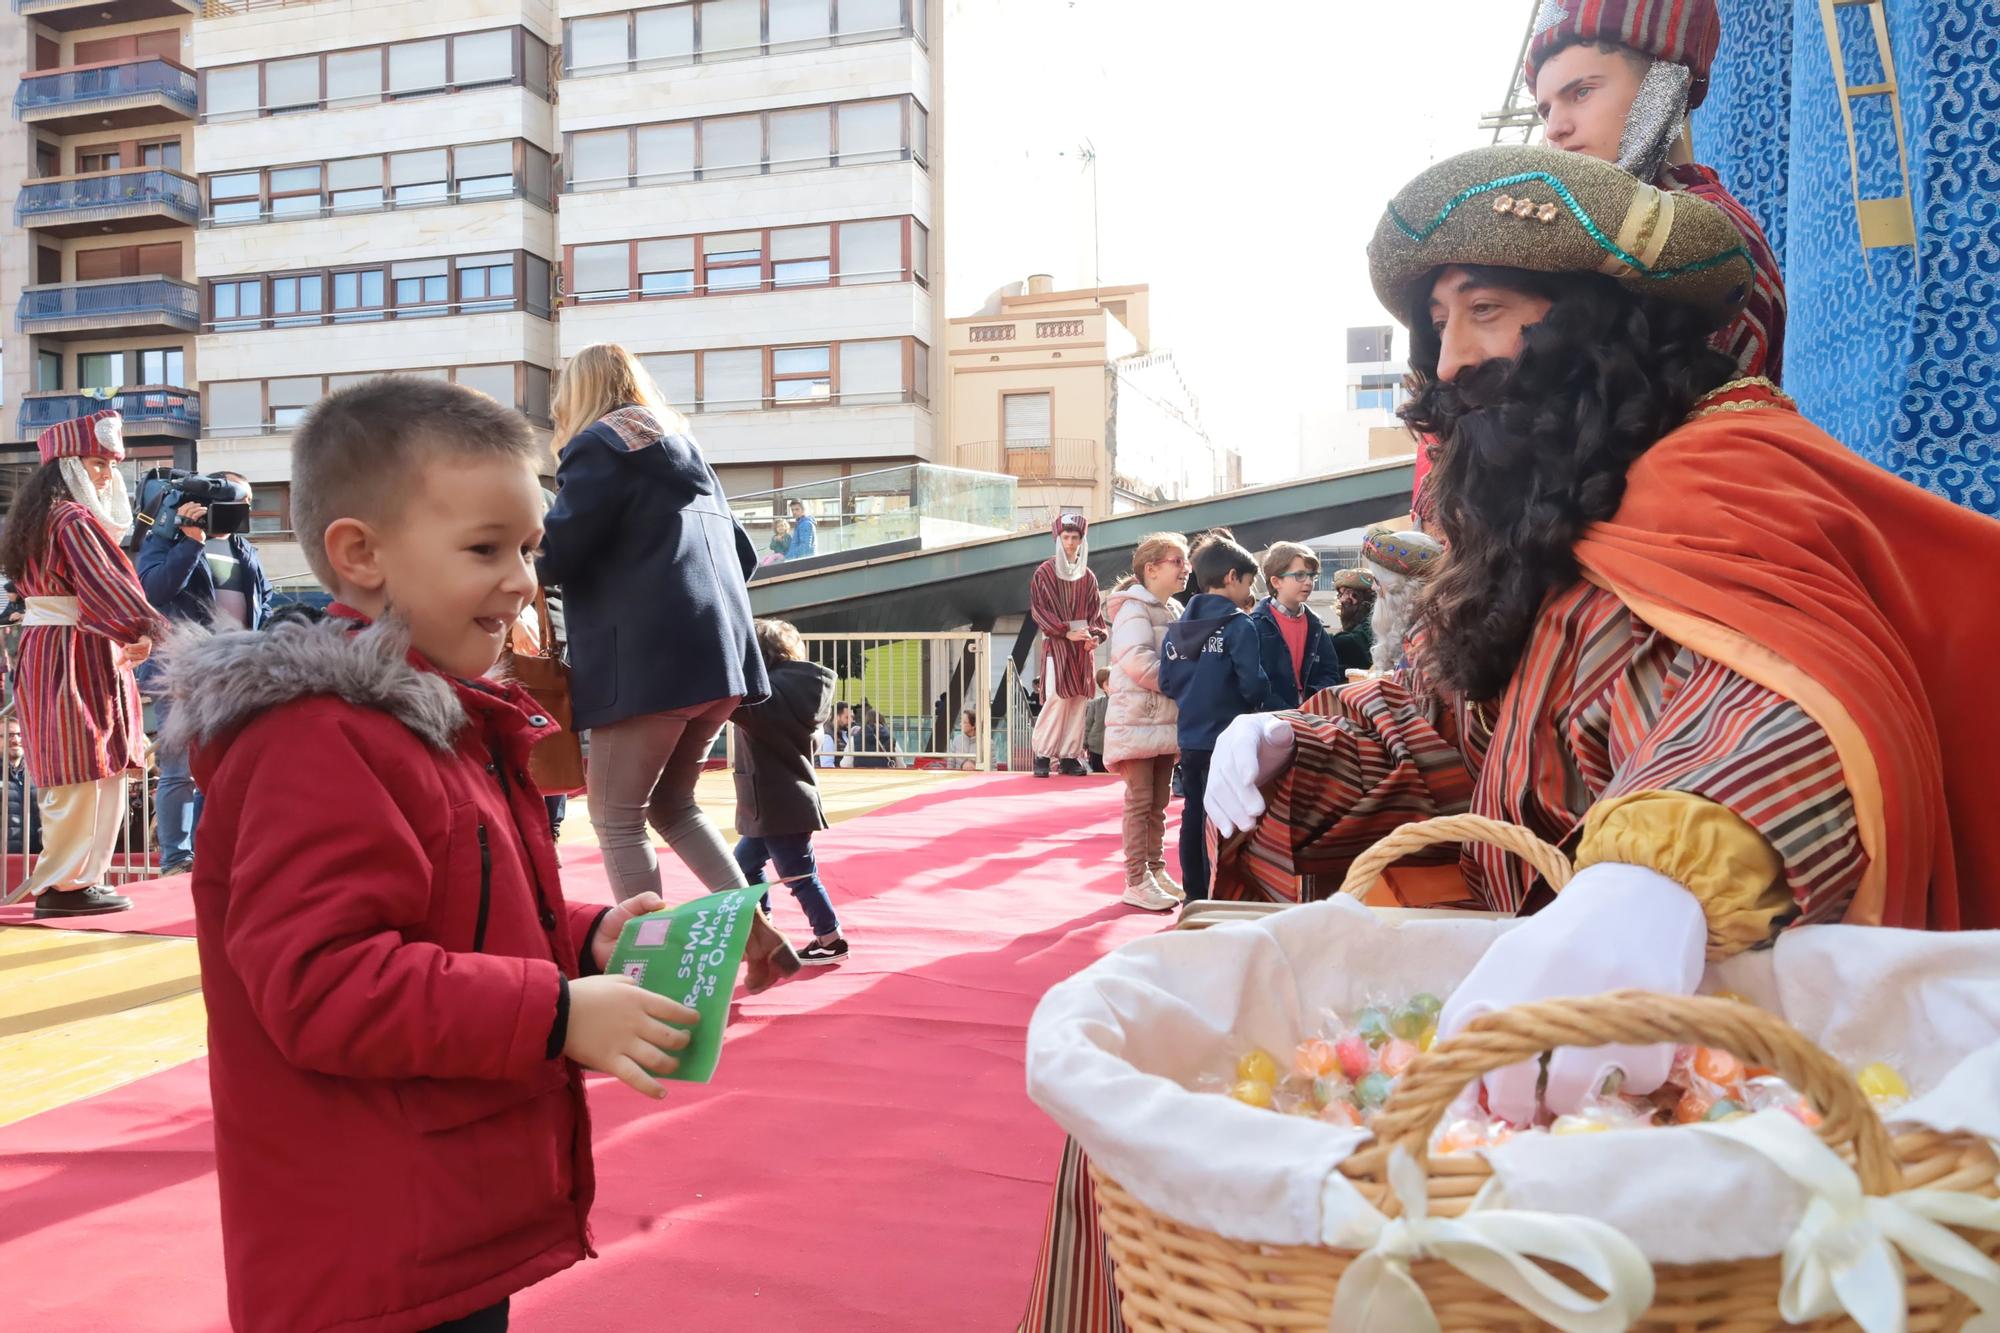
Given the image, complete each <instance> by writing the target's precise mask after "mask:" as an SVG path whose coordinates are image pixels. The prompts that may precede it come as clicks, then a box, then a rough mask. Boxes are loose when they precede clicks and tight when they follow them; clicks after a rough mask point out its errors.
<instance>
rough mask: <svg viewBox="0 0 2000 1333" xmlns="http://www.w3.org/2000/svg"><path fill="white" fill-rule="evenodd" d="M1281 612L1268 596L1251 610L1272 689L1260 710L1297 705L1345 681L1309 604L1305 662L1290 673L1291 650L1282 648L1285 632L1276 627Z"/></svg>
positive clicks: (1335, 655) (1265, 672)
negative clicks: (1295, 672)
mask: <svg viewBox="0 0 2000 1333" xmlns="http://www.w3.org/2000/svg"><path fill="white" fill-rule="evenodd" d="M1282 614H1283V612H1281V611H1279V610H1278V609H1277V608H1276V607H1274V606H1272V605H1271V599H1270V598H1268V597H1266V598H1265V599H1264V600H1263V601H1261V602H1259V603H1257V609H1256V610H1255V611H1252V612H1251V613H1250V622H1251V623H1252V624H1253V625H1255V626H1256V627H1257V644H1258V647H1259V649H1260V650H1261V651H1262V653H1263V655H1264V675H1265V676H1266V677H1267V678H1268V679H1269V680H1270V682H1271V692H1270V693H1269V694H1267V695H1265V696H1264V706H1263V707H1262V708H1260V709H1259V710H1257V711H1259V712H1262V713H1269V712H1274V711H1276V710H1277V709H1280V708H1297V707H1298V706H1299V705H1300V704H1301V703H1303V702H1305V701H1306V700H1307V699H1310V698H1312V697H1313V696H1314V695H1315V694H1318V693H1319V692H1320V691H1321V690H1324V689H1327V688H1328V687H1330V686H1334V685H1345V684H1346V683H1347V673H1346V672H1345V671H1344V670H1343V669H1342V667H1341V664H1340V662H1339V660H1338V655H1337V654H1336V653H1335V652H1334V646H1333V640H1332V639H1331V638H1330V637H1328V635H1327V632H1326V626H1325V625H1323V624H1321V623H1320V618H1319V617H1318V616H1316V615H1314V614H1313V610H1312V608H1311V607H1309V606H1308V607H1306V608H1305V616H1306V657H1305V662H1304V664H1303V665H1302V666H1301V667H1300V668H1299V670H1298V673H1297V674H1296V675H1294V674H1293V672H1292V651H1291V649H1289V648H1287V647H1285V636H1284V633H1283V632H1282V631H1281V630H1279V628H1278V617H1279V616H1280V615H1282Z"/></svg>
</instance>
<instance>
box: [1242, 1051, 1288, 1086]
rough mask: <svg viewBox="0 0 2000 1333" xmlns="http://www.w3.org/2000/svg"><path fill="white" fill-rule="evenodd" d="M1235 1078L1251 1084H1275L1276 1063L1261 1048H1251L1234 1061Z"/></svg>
mask: <svg viewBox="0 0 2000 1333" xmlns="http://www.w3.org/2000/svg"><path fill="white" fill-rule="evenodd" d="M1236 1077H1237V1078H1239V1079H1242V1080H1245V1081H1247V1082H1251V1083H1276V1082H1277V1081H1278V1062H1277V1061H1276V1060H1275V1059H1273V1058H1272V1057H1271V1053H1270V1052H1269V1051H1267V1050H1265V1049H1264V1048H1263V1047H1261V1046H1253V1047H1251V1048H1250V1050H1248V1051H1246V1052H1245V1053H1244V1054H1243V1055H1242V1056H1241V1057H1239V1058H1238V1059H1237V1061H1236Z"/></svg>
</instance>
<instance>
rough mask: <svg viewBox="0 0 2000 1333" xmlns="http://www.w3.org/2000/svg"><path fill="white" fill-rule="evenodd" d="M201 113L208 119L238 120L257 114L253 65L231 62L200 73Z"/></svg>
mask: <svg viewBox="0 0 2000 1333" xmlns="http://www.w3.org/2000/svg"><path fill="white" fill-rule="evenodd" d="M202 84H203V88H202V98H203V102H204V105H203V108H202V114H203V115H204V116H205V117H206V118H207V119H209V120H242V119H243V118H245V117H247V116H254V115H256V114H257V110H258V105H257V66H255V65H231V66H229V67H228V68H226V69H212V70H209V71H208V72H207V73H206V74H204V75H203V76H202Z"/></svg>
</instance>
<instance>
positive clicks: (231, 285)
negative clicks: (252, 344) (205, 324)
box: [210, 278, 264, 333]
mask: <svg viewBox="0 0 2000 1333" xmlns="http://www.w3.org/2000/svg"><path fill="white" fill-rule="evenodd" d="M210 291H211V292H212V293H213V295H212V296H211V300H212V301H213V302H214V309H215V331H216V332H217V333H230V332H233V331H235V330H237V329H254V328H258V327H260V324H261V321H262V320H263V317H264V283H263V281H262V280H261V279H258V278H251V279H250V280H249V281H247V282H218V283H216V284H215V285H214V287H212V288H211V289H210Z"/></svg>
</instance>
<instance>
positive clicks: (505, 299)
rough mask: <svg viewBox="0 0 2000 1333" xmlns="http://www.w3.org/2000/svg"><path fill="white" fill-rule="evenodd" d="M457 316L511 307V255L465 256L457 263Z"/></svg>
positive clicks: (512, 273) (512, 300)
mask: <svg viewBox="0 0 2000 1333" xmlns="http://www.w3.org/2000/svg"><path fill="white" fill-rule="evenodd" d="M458 300H459V313H460V314H472V313H475V312H477V311H481V310H511V309H513V308H514V256H512V255H468V256H466V257H465V258H464V259H461V260H459V261H458Z"/></svg>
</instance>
